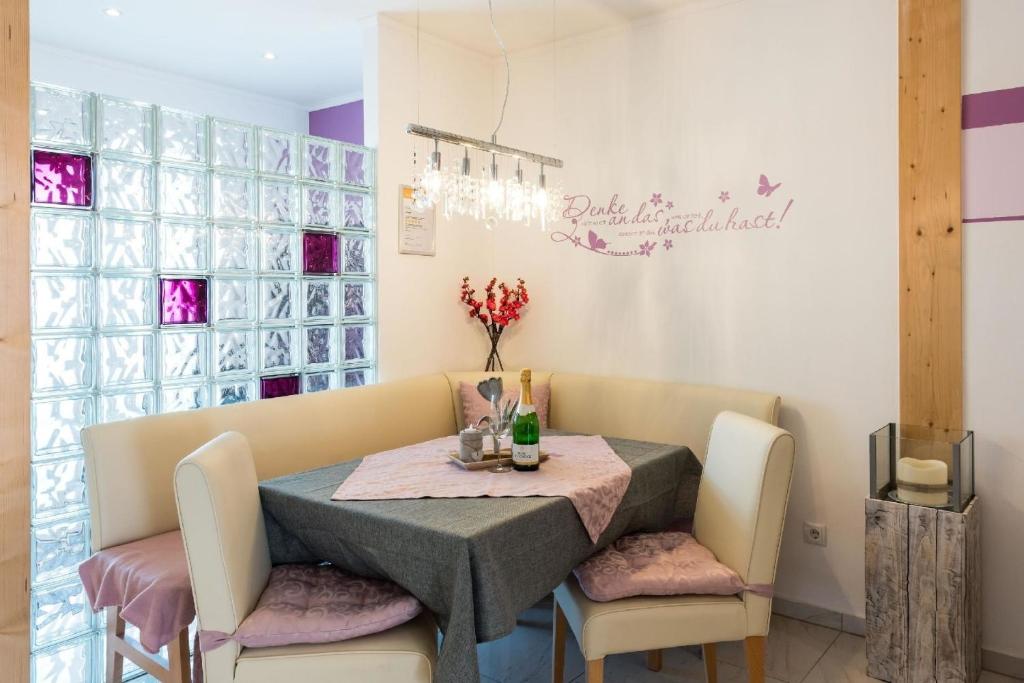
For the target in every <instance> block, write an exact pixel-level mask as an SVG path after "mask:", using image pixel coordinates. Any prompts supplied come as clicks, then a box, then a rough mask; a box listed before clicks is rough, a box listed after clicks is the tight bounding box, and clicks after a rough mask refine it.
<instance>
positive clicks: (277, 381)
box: [260, 375, 299, 398]
mask: <svg viewBox="0 0 1024 683" xmlns="http://www.w3.org/2000/svg"><path fill="white" fill-rule="evenodd" d="M297 393H299V376H298V375H281V376H278V377H261V378H260V398H277V397H279V396H294V395H295V394H297Z"/></svg>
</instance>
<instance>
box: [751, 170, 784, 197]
mask: <svg viewBox="0 0 1024 683" xmlns="http://www.w3.org/2000/svg"><path fill="white" fill-rule="evenodd" d="M781 184H782V183H775V184H774V185H772V184H771V183H770V182H768V176H766V175H765V174H764V173H762V174H761V178H760V180H759V181H758V184H757V193H758V194H759V195H764V196H765V197H771V196H772V192H775V190H777V189H779V185H781Z"/></svg>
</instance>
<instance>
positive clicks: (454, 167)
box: [406, 0, 562, 230]
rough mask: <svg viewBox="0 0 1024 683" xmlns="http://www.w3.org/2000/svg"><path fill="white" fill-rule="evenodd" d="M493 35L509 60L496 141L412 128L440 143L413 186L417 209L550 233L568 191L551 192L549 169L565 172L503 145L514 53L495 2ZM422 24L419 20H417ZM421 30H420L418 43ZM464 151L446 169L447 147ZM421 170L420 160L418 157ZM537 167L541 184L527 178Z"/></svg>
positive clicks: (546, 160) (559, 165) (556, 161)
mask: <svg viewBox="0 0 1024 683" xmlns="http://www.w3.org/2000/svg"><path fill="white" fill-rule="evenodd" d="M487 6H488V12H489V16H490V21H491V30H492V31H493V32H494V37H495V39H496V40H497V43H498V47H500V48H501V53H502V55H503V57H504V59H505V99H504V101H503V102H502V105H501V114H500V116H499V118H498V125H497V126H496V127H495V128H494V132H493V133H492V134H491V140H490V142H487V141H485V140H479V139H476V138H472V137H468V136H465V135H460V134H458V133H450V132H447V131H443V130H437V129H435V128H428V127H426V126H421V125H419V124H418V123H410V124H409V126H408V127H407V129H406V130H407V132H408V133H409V134H410V135H415V136H418V137H421V138H427V139H428V140H432V141H433V143H434V150H433V152H431V154H430V160H429V162H427V164H426V165H425V166H424V167H423V169H422V170H420V169H416V168H414V171H413V183H412V190H413V193H412V201H413V208H414V209H415V210H417V211H423V210H426V209H429V208H431V207H434V206H438V205H440V206H441V207H442V209H443V211H444V215H445V218H449V219H450V218H452V217H453V216H470V217H472V218H474V219H477V220H481V221H483V222H484V225H486V226H487V227H488V228H491V227H492V226H493V225H495V224H496V223H497V222H498V221H509V222H514V223H522V224H523V225H527V226H530V225H532V224H534V223H535V222H536V223H539V225H540V228H541V230H547V225H548V223H549V222H553V221H555V220H557V219H558V216H559V214H560V212H561V209H562V202H561V197H562V192H561V191H560V190H558V189H555V188H549V187H548V182H547V175H546V173H545V170H546V169H547V168H562V160H561V159H556V158H554V157H549V156H544V155H543V154H536V153H534V152H527V151H526V150H522V149H516V148H514V147H506V146H505V145H499V144H498V131H500V130H501V125H502V123H503V122H504V120H505V109H506V107H507V105H508V93H509V88H510V86H511V73H512V72H511V68H510V65H509V57H508V50H507V49H506V48H505V43H504V41H503V40H502V39H501V35H500V34H499V33H498V29H497V27H496V26H495V24H494V6H493V0H488V2H487ZM417 23H418V21H417ZM418 36H419V28H418V26H417V42H418ZM442 144H444V145H449V146H452V147H461V148H462V149H461V152H462V154H461V157H460V156H456V158H457V159H458V161H456V162H454V163H451V164H449V165H447V166H445V165H444V164H443V163H442V160H441V145H442ZM471 151H472V153H474V154H477V155H479V154H484V155H486V156H488V157H489V160H490V163H489V164H486V165H482V167H481V171H480V173H479V175H476V176H474V174H473V160H472V158H471V156H470V155H471ZM499 158H501V159H510V160H512V161H513V162H514V163H515V172H514V173H513V174H511V175H510V176H509V177H506V178H504V179H503V178H502V174H501V171H500V169H499V165H498V159H499ZM413 159H414V161H413V163H414V166H415V165H416V155H415V153H414V154H413ZM524 162H525V163H527V164H534V165H536V166H537V175H536V181H535V182H534V181H531V180H529V179H527V178H526V176H525V173H524V171H523V163H524Z"/></svg>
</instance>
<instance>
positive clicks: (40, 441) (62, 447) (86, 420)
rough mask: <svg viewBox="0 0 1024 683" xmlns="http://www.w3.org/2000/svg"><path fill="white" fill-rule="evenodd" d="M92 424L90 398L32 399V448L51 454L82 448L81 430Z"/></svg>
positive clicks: (41, 454)
mask: <svg viewBox="0 0 1024 683" xmlns="http://www.w3.org/2000/svg"><path fill="white" fill-rule="evenodd" d="M92 423H93V407H92V398H91V397H88V396H81V397H77V398H57V399H48V400H40V401H33V402H32V451H33V453H35V454H36V456H49V455H56V454H58V453H66V452H71V451H75V450H80V449H81V447H82V437H81V432H82V429H84V428H85V427H88V426H89V425H91V424H92Z"/></svg>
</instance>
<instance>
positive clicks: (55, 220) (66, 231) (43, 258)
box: [32, 209, 93, 269]
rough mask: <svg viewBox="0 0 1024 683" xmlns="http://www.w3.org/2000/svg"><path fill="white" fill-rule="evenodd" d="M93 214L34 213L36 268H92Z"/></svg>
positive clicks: (66, 212) (33, 250)
mask: <svg viewBox="0 0 1024 683" xmlns="http://www.w3.org/2000/svg"><path fill="white" fill-rule="evenodd" d="M92 236H93V214H92V213H89V212H85V211H48V210H45V209H34V210H33V211H32V267H33V268H67V269H72V268H89V267H91V266H92Z"/></svg>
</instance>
